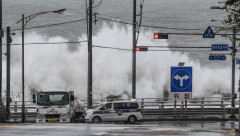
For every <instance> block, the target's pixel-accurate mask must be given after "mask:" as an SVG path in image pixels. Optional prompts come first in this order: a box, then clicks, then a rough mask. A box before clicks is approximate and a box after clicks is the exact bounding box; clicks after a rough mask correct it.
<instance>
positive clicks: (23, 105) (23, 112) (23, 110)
mask: <svg viewBox="0 0 240 136" xmlns="http://www.w3.org/2000/svg"><path fill="white" fill-rule="evenodd" d="M24 20H25V19H24V14H23V15H22V123H25V103H24V102H25V100H24V27H25V21H24Z"/></svg>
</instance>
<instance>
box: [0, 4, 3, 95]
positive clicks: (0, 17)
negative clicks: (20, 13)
mask: <svg viewBox="0 0 240 136" xmlns="http://www.w3.org/2000/svg"><path fill="white" fill-rule="evenodd" d="M0 12H1V13H0V31H1V35H0V53H1V55H0V98H2V37H3V32H4V31H3V30H2V0H0Z"/></svg>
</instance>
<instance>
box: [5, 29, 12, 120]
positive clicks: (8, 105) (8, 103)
mask: <svg viewBox="0 0 240 136" xmlns="http://www.w3.org/2000/svg"><path fill="white" fill-rule="evenodd" d="M11 42H12V38H11V35H10V27H7V41H6V43H7V53H6V56H7V80H6V81H7V86H6V88H7V89H6V90H7V93H6V98H7V99H6V119H7V120H9V116H10V102H11V97H10V54H11Z"/></svg>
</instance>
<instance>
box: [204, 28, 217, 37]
mask: <svg viewBox="0 0 240 136" xmlns="http://www.w3.org/2000/svg"><path fill="white" fill-rule="evenodd" d="M203 38H215V34H214V33H213V30H212V28H211V27H210V26H208V28H207V29H206V31H205V32H204V33H203Z"/></svg>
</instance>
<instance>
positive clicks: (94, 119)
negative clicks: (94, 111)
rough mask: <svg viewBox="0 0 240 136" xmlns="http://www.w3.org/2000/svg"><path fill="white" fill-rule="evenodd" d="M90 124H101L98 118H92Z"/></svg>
mask: <svg viewBox="0 0 240 136" xmlns="http://www.w3.org/2000/svg"><path fill="white" fill-rule="evenodd" d="M92 122H93V123H100V122H101V119H100V117H94V118H93V119H92Z"/></svg>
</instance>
